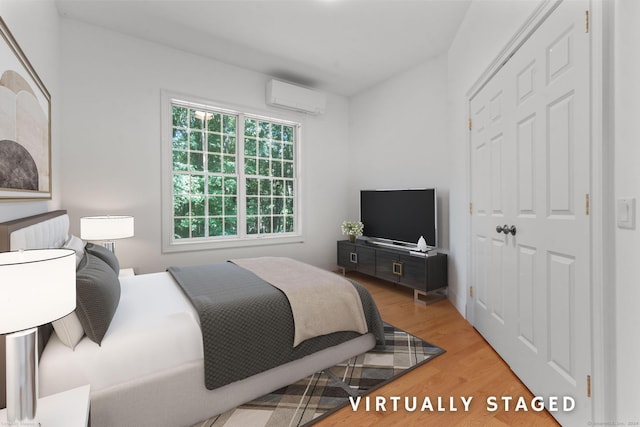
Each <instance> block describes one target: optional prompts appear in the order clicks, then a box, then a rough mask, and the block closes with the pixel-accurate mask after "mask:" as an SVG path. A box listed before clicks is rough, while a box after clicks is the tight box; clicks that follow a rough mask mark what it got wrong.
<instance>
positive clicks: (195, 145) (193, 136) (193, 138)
mask: <svg viewBox="0 0 640 427" xmlns="http://www.w3.org/2000/svg"><path fill="white" fill-rule="evenodd" d="M189 148H191V149H192V150H194V151H202V132H199V131H193V130H192V131H191V132H190V133H189Z"/></svg>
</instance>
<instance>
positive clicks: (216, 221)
mask: <svg viewBox="0 0 640 427" xmlns="http://www.w3.org/2000/svg"><path fill="white" fill-rule="evenodd" d="M223 231H224V229H223V228H222V218H209V236H222V233H223Z"/></svg>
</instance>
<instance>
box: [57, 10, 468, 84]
mask: <svg viewBox="0 0 640 427" xmlns="http://www.w3.org/2000/svg"><path fill="white" fill-rule="evenodd" d="M470 1H471V0H57V5H58V10H59V12H60V14H61V15H62V16H65V17H68V18H72V19H77V20H81V21H84V22H87V23H90V24H95V25H98V26H101V27H104V28H108V29H111V30H114V31H118V32H121V33H125V34H129V35H131V36H135V37H139V38H142V39H146V40H149V41H153V42H157V43H161V44H164V45H167V46H171V47H174V48H177V49H181V50H184V51H187V52H191V53H195V54H198V55H202V56H206V57H210V58H213V59H216V60H219V61H222V62H225V63H228V64H233V65H237V66H240V67H243V68H247V69H250V70H254V71H258V72H260V73H264V74H267V75H270V76H273V77H276V78H279V79H282V80H287V81H290V82H294V83H299V84H302V85H305V86H309V87H313V88H317V89H321V90H325V91H328V92H333V93H337V94H341V95H345V96H351V95H354V94H356V93H358V92H360V91H362V90H364V89H366V88H368V87H371V86H373V85H375V84H377V83H380V82H381V81H384V80H386V79H388V78H389V77H391V76H393V75H395V74H397V73H399V72H402V71H405V70H408V69H410V68H411V67H413V66H415V65H417V64H420V63H422V62H424V61H427V60H429V59H430V58H434V57H436V56H438V55H440V54H442V53H444V52H446V50H447V49H448V48H449V45H450V44H451V42H452V40H453V38H454V36H455V34H456V31H457V29H458V27H459V25H460V23H461V22H462V19H463V17H464V14H465V13H466V11H467V9H468V7H469V4H470Z"/></svg>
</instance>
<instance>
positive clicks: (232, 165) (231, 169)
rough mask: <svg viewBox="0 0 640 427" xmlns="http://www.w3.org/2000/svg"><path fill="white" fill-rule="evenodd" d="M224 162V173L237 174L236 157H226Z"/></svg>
mask: <svg viewBox="0 0 640 427" xmlns="http://www.w3.org/2000/svg"><path fill="white" fill-rule="evenodd" d="M222 161H223V165H222V170H223V171H224V173H228V174H234V173H236V157H235V156H224V157H223V160H222Z"/></svg>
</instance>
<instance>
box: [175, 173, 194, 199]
mask: <svg viewBox="0 0 640 427" xmlns="http://www.w3.org/2000/svg"><path fill="white" fill-rule="evenodd" d="M189 181H190V178H189V175H187V174H184V173H174V174H173V194H176V195H180V194H188V193H189V189H190V188H191V186H190V185H189Z"/></svg>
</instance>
